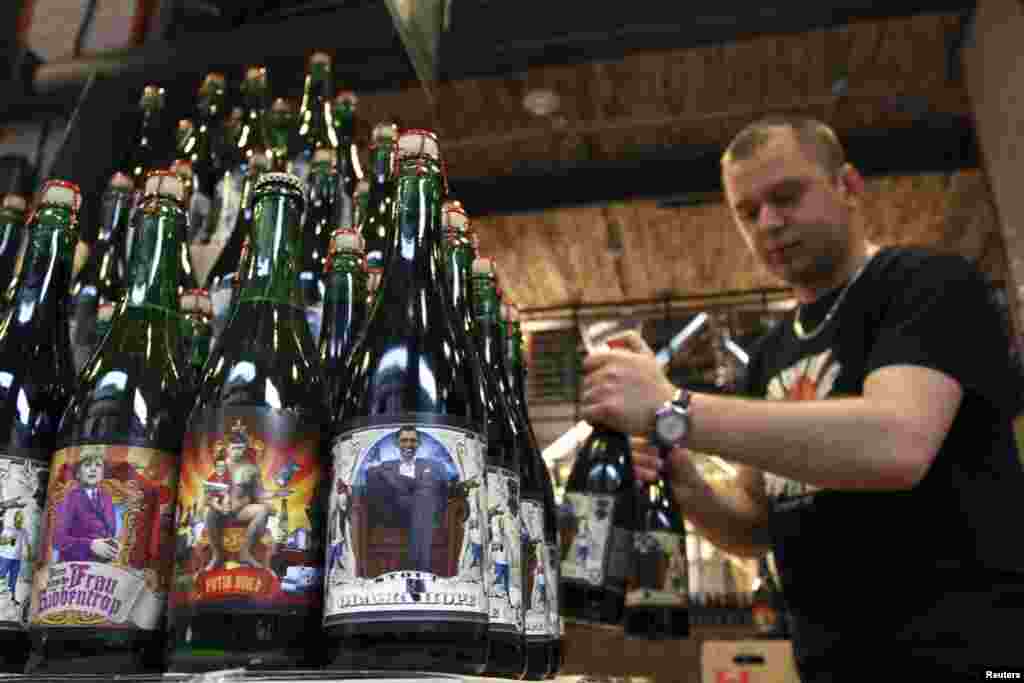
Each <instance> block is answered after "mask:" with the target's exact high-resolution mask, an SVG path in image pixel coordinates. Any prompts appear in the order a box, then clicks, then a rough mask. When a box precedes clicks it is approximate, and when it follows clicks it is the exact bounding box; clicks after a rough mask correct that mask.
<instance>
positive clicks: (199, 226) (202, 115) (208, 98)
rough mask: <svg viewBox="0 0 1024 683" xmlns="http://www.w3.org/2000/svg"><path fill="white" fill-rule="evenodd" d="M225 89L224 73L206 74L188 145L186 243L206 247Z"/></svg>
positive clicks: (218, 161) (209, 230)
mask: <svg viewBox="0 0 1024 683" xmlns="http://www.w3.org/2000/svg"><path fill="white" fill-rule="evenodd" d="M226 89H227V82H226V81H225V79H224V74H222V73H217V72H211V73H208V74H206V77H205V78H204V79H203V82H202V84H201V85H200V86H199V95H198V102H197V103H196V114H197V116H196V120H197V121H198V124H199V125H198V126H196V127H195V128H194V129H193V132H192V137H191V144H190V145H188V146H187V150H188V152H187V153H188V160H189V161H190V162H191V163H192V173H193V174H194V175H195V181H194V183H193V186H192V201H191V202H190V205H189V221H188V224H189V230H190V231H191V232H190V233H189V238H188V241H189V242H201V243H204V244H205V243H207V242H209V241H210V236H211V235H212V233H213V226H212V225H211V224H210V223H211V221H210V211H211V209H212V206H213V197H214V189H215V188H216V186H217V181H218V180H219V179H220V178H219V176H220V174H221V172H222V169H221V163H220V143H219V141H220V139H221V136H222V134H223V128H222V125H221V117H223V116H224V96H225V91H226ZM179 125H180V124H179ZM203 275H204V276H205V273H204V274H203Z"/></svg>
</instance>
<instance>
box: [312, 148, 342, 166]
mask: <svg viewBox="0 0 1024 683" xmlns="http://www.w3.org/2000/svg"><path fill="white" fill-rule="evenodd" d="M337 160H338V153H337V152H335V151H334V150H333V149H326V148H321V149H318V150H316V151H314V152H313V163H314V164H318V163H319V164H322V163H324V162H325V161H329V162H331V166H334V165H335V164H336V163H337Z"/></svg>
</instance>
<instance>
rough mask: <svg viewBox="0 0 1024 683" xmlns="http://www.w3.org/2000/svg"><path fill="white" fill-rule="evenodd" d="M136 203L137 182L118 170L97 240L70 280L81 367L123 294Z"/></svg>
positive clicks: (74, 345) (106, 198)
mask: <svg viewBox="0 0 1024 683" xmlns="http://www.w3.org/2000/svg"><path fill="white" fill-rule="evenodd" d="M134 204H135V186H134V185H133V184H132V180H131V178H129V177H128V176H127V175H125V174H124V173H115V174H114V175H113V176H112V177H111V179H110V184H109V185H108V186H107V191H106V192H105V193H104V194H103V203H102V213H101V223H100V228H99V231H98V232H97V235H96V243H95V245H94V246H93V249H92V250H91V251H90V252H89V258H88V260H87V261H86V262H85V266H83V267H82V270H81V271H79V273H78V275H77V276H76V277H75V278H74V280H73V281H72V283H71V293H70V298H71V302H70V304H71V321H70V326H71V329H70V336H71V351H72V353H73V354H74V360H75V369H76V370H81V369H82V367H83V366H84V365H85V363H86V361H88V360H89V357H90V356H91V355H92V353H93V351H95V350H96V347H97V345H98V344H99V342H100V340H101V339H102V338H103V337H102V335H103V334H105V333H106V331H107V330H108V329H109V323H110V319H109V318H108V317H106V316H107V314H108V313H112V312H113V305H114V304H116V303H117V302H118V301H119V300H120V298H121V295H122V294H124V272H125V266H126V263H125V258H124V254H123V253H122V251H123V247H124V246H125V242H124V239H125V231H126V229H127V228H128V224H129V219H130V218H131V216H132V214H133V213H134ZM105 304H111V305H110V306H106V305H105ZM101 311H102V314H103V317H100V312H101Z"/></svg>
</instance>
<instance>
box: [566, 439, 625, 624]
mask: <svg viewBox="0 0 1024 683" xmlns="http://www.w3.org/2000/svg"><path fill="white" fill-rule="evenodd" d="M633 482H634V479H633V454H632V450H631V448H630V443H629V437H627V436H626V435H624V434H621V433H619V432H615V431H612V430H609V429H604V428H595V429H594V431H593V433H591V435H590V436H589V437H587V440H586V441H585V442H584V443H583V446H582V447H581V448H580V451H579V453H578V454H577V455H576V462H575V463H573V468H572V472H571V473H570V475H569V480H568V482H566V491H565V503H564V504H565V507H566V508H567V511H568V512H567V514H568V515H569V516H571V517H572V523H571V524H570V525H569V526H568V531H569V534H568V535H569V538H566V539H565V542H564V543H563V551H562V556H561V557H562V560H561V561H562V568H561V585H560V586H559V594H560V595H561V598H562V615H563V616H564V617H569V618H572V619H575V620H577V621H583V622H591V623H601V624H611V625H618V624H620V623H621V622H622V613H623V609H624V606H625V605H624V602H625V592H626V579H627V575H628V573H629V568H630V567H629V563H630V554H631V552H632V550H633V529H634V527H635V523H636V514H635V513H636V495H635V494H634V491H633V489H634V488H635V487H634V484H633Z"/></svg>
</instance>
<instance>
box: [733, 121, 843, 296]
mask: <svg viewBox="0 0 1024 683" xmlns="http://www.w3.org/2000/svg"><path fill="white" fill-rule="evenodd" d="M812 154H813V153H812V152H811V151H810V150H806V149H804V148H803V147H802V146H801V145H800V143H799V142H798V141H797V139H796V137H795V135H794V134H793V132H792V131H790V130H788V129H785V128H780V130H779V132H778V133H777V135H776V136H774V137H773V138H772V139H771V140H769V141H768V142H767V143H765V144H764V145H763V146H762V147H761V148H760V149H758V150H757V151H756V152H755V153H754V156H753V157H752V158H750V159H744V160H737V161H731V162H728V163H727V164H726V165H725V167H724V169H723V182H724V185H725V192H726V198H727V200H728V202H729V207H730V209H731V210H732V214H733V219H734V220H735V222H736V225H737V227H738V228H739V230H740V232H741V234H742V235H743V238H744V239H745V240H746V242H747V246H749V247H750V249H751V251H752V252H753V254H754V256H755V257H756V258H757V259H758V260H759V261H760V262H761V264H762V265H763V266H764V267H765V268H766V269H767V270H768V272H770V273H771V274H772V275H774V276H776V277H778V278H779V279H781V280H783V281H784V282H786V283H788V284H791V285H795V286H798V287H799V286H804V287H821V286H822V285H823V284H828V283H830V282H831V281H832V280H833V278H834V276H835V273H836V270H837V269H838V268H840V267H842V265H843V264H844V263H845V260H846V258H847V257H848V254H849V251H850V248H851V244H852V236H851V231H850V221H851V212H852V206H851V204H850V201H849V199H848V197H847V196H846V191H845V190H844V189H841V187H842V183H841V181H840V179H838V178H833V177H830V175H829V174H828V173H827V172H826V171H825V169H824V168H822V167H821V166H820V165H818V163H816V161H815V160H814V158H813V156H812Z"/></svg>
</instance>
